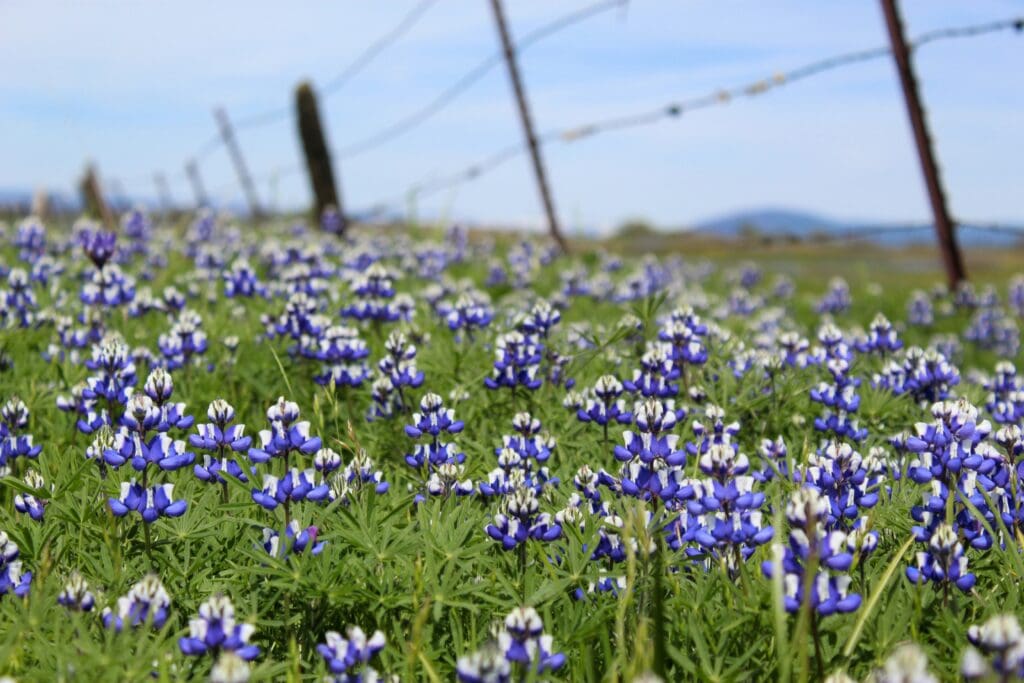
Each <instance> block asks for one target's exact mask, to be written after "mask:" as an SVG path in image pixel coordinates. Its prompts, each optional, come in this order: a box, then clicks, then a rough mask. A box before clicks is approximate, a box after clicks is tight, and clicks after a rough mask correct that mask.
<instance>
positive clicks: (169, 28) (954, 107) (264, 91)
mask: <svg viewBox="0 0 1024 683" xmlns="http://www.w3.org/2000/svg"><path fill="white" fill-rule="evenodd" d="M414 1H415V0H389V1H388V2H365V1H362V2H355V1H354V0H346V1H344V2H331V3H328V2H294V3H288V6H287V10H284V9H282V8H283V7H284V5H282V4H281V3H277V2H273V3H272V2H263V1H253V0H250V1H248V2H235V1H225V0H220V1H218V2H208V1H206V2H198V1H194V0H179V1H176V2H164V1H156V0H154V1H151V2H137V1H136V2H129V1H127V0H124V1H113V0H93V1H91V2H73V1H70V0H68V1H65V2H45V1H32V0H24V1H20V0H6V1H3V2H0V64H3V68H2V69H0V160H2V163H0V188H31V187H37V186H50V187H54V188H56V189H61V190H65V191H67V190H70V188H71V187H72V183H73V182H74V180H75V178H76V176H77V175H78V174H79V173H80V171H81V169H82V167H83V165H84V162H85V160H86V159H94V160H95V161H96V162H97V163H98V164H99V166H100V168H101V171H102V172H103V174H104V175H105V176H107V177H112V178H117V179H119V180H120V181H121V183H122V184H123V186H124V187H125V189H126V190H127V191H128V192H129V193H135V194H138V195H152V194H153V189H152V188H153V183H152V181H151V179H150V178H151V176H152V174H153V173H154V172H155V171H158V170H162V171H164V172H165V173H167V174H168V175H171V176H172V178H173V177H174V175H175V174H180V171H181V168H182V165H183V163H184V160H185V159H186V158H187V157H188V156H189V155H191V154H192V153H193V152H194V151H195V149H196V148H198V147H199V146H200V145H202V144H203V142H204V141H206V140H207V139H209V138H210V136H211V135H212V134H214V133H215V128H214V123H213V118H212V115H211V109H212V107H213V106H214V105H216V104H224V105H225V106H226V107H227V108H228V110H229V112H230V113H231V115H232V116H233V117H235V118H241V117H243V116H245V115H247V114H251V113H253V112H258V111H263V110H266V109H268V108H274V107H279V106H286V105H288V104H290V103H291V97H292V88H293V87H294V85H295V84H296V82H297V81H298V80H299V79H301V78H304V77H309V78H311V79H313V81H314V82H317V81H320V82H326V81H327V80H329V79H330V77H331V76H333V75H335V74H336V73H337V72H338V71H340V70H341V69H342V68H344V66H345V65H346V64H347V63H348V62H349V61H350V60H351V59H352V58H353V57H354V56H355V55H356V54H358V53H359V52H360V51H361V50H362V49H363V48H364V47H365V46H366V45H367V44H368V43H369V42H371V41H372V40H374V39H375V38H376V37H378V36H379V35H381V34H383V33H384V32H385V31H387V30H389V29H390V28H391V27H392V26H393V25H394V23H395V22H396V21H398V19H399V18H400V17H401V16H402V15H403V14H405V13H406V12H407V11H408V10H409V9H410V8H411V7H412V6H413V4H414ZM585 4H587V0H578V1H573V2H569V1H568V0H559V2H551V1H550V0H547V1H544V0H506V5H507V13H508V15H509V17H510V21H511V25H512V31H513V34H514V35H522V34H524V33H525V32H527V31H529V30H531V29H533V28H536V27H538V26H540V25H542V24H544V23H546V22H547V21H550V20H551V19H552V18H554V17H556V16H558V15H560V14H563V13H565V12H568V11H570V10H572V9H574V8H577V7H581V6H583V5H585ZM902 7H903V14H904V19H905V21H906V24H907V27H908V31H909V33H910V34H911V35H914V34H917V33H920V32H922V31H926V30H930V29H933V28H938V27H943V26H947V25H957V24H963V23H975V22H982V21H987V20H990V19H1001V18H1007V17H1010V16H1013V15H1015V14H1016V15H1021V14H1024V8H1022V5H1021V3H1019V2H1011V1H1009V0H972V1H971V2H963V1H962V0H961V1H953V0H904V1H903V3H902ZM489 12H490V10H489V4H488V3H487V2H486V1H485V0H438V2H437V3H436V4H435V6H434V7H433V8H431V9H430V10H429V11H428V13H427V14H426V15H425V16H424V17H423V19H422V20H421V21H420V22H419V23H418V24H417V25H416V26H415V27H414V28H413V29H412V30H411V31H409V32H408V33H407V34H406V35H405V37H404V38H402V39H401V40H400V41H399V42H398V43H397V44H396V45H395V46H394V47H393V48H392V49H390V50H389V51H387V52H385V53H384V54H382V55H381V56H380V57H379V58H378V59H377V60H376V61H374V62H373V63H372V64H371V65H370V66H369V67H368V68H367V69H365V70H364V71H363V72H362V73H360V74H359V75H358V76H357V77H356V78H355V79H353V80H352V81H351V82H350V83H349V84H348V85H347V87H346V88H345V89H344V90H342V91H341V92H339V93H338V94H337V95H334V96H333V97H331V98H329V99H326V100H325V101H323V102H322V103H321V108H322V111H323V113H324V114H325V118H326V123H327V126H328V135H329V138H330V142H331V144H332V145H333V146H336V147H340V146H344V145H345V144H346V143H348V142H351V141H353V140H356V139H359V138H362V137H363V136H365V135H367V134H369V133H372V132H374V131H375V130H377V129H378V128H380V127H382V126H383V125H385V124H387V123H390V122H392V121H394V120H397V119H400V118H401V117H402V116H404V115H405V114H407V113H409V112H411V111H412V110H414V109H415V108H417V107H418V106H420V105H421V104H423V103H424V102H426V101H427V100H429V99H430V98H431V97H432V96H433V95H434V94H435V93H437V92H438V91H439V90H441V89H442V88H444V87H445V86H447V85H449V84H450V83H451V82H453V81H454V80H456V79H457V78H458V77H459V76H460V75H461V74H462V73H463V72H464V71H465V70H466V69H468V68H469V67H470V66H472V65H473V64H475V63H476V62H477V61H479V60H481V59H483V58H485V57H486V56H487V55H489V54H490V53H492V52H493V51H494V50H495V49H496V46H497V37H496V33H495V29H494V26H493V23H492V20H491V16H490V13H489ZM885 43H886V34H885V28H884V22H883V18H882V15H881V11H880V9H879V6H878V3H877V2H874V1H872V0H860V1H859V2H821V1H812V0H803V1H786V0H777V1H754V0H747V1H744V2H740V1H738V0H735V1H734V0H717V1H715V2H711V1H710V0H703V1H698V0H677V1H675V2H669V1H668V0H661V1H659V2H655V1H653V0H632V2H630V3H629V5H628V9H627V10H626V11H611V12H607V13H604V14H602V15H600V16H597V17H595V18H592V19H589V20H587V21H586V22H585V23H583V24H580V25H577V26H575V27H573V28H570V29H568V30H567V31H564V32H562V33H560V34H558V35H557V36H554V37H552V38H549V39H547V40H545V41H544V42H541V43H539V44H537V45H535V46H533V47H531V48H530V49H529V50H528V51H527V52H525V53H524V54H523V55H522V57H521V65H522V69H523V74H524V78H525V81H526V83H527V87H528V90H529V94H530V97H531V100H532V108H533V112H534V118H535V119H536V121H537V124H538V127H539V128H540V129H541V130H546V129H550V128H560V127H565V126H572V125H575V124H577V123H582V122H586V121H589V120H592V119H600V118H604V117H609V116H615V115H618V114H628V113H632V112H635V111H638V110H644V109H646V108H654V107H658V106H660V105H663V104H665V103H667V102H669V101H671V100H674V99H681V98H687V97H691V96H695V95H702V94H705V93H707V92H709V91H712V90H715V89H718V88H720V87H726V86H732V85H738V84H741V83H744V82H746V81H749V80H752V79H757V78H760V77H763V76H767V75H770V74H772V73H774V72H776V71H780V70H786V69H789V68H792V67H795V66H798V65H800V64H802V63H804V62H807V61H811V60H814V59H817V58H820V57H823V56H827V55H830V54H833V53H836V52H843V51H846V50H855V49H861V48H866V47H874V46H877V45H884V44H885ZM916 64H917V67H918V74H919V77H920V80H921V83H922V87H923V92H924V97H925V100H926V102H927V106H928V110H929V120H930V123H931V126H932V130H933V134H934V137H935V139H936V144H937V150H938V154H939V159H940V164H941V166H942V170H943V175H944V179H945V183H946V187H947V191H948V194H949V197H950V203H951V206H952V209H953V212H954V213H955V215H957V216H958V217H960V218H963V219H965V220H994V221H1000V222H1014V223H1020V222H1024V206H1022V202H1021V197H1024V192H1022V191H1021V184H1022V182H1024V173H1022V168H1024V162H1022V161H1021V160H1022V159H1024V126H1021V125H1020V121H1021V114H1022V112H1024V69H1021V65H1022V64H1024V36H1020V35H1015V34H1013V33H1005V34H996V35H991V36H987V37H983V38H978V39H968V40H959V41H950V42H943V43H938V44H933V45H931V46H928V47H925V48H923V49H922V50H921V51H920V52H919V53H918V54H917V56H916ZM520 139H521V132H520V129H519V125H518V121H517V119H516V118H515V109H514V103H513V100H512V96H511V91H510V88H509V84H508V81H507V77H506V74H505V72H504V70H503V69H500V68H499V69H495V70H493V71H492V72H491V73H490V74H489V75H488V76H486V77H485V78H484V79H483V80H482V81H481V82H480V83H478V84H476V85H475V86H474V87H473V88H472V89H470V90H469V91H468V92H466V93H465V94H464V95H463V96H462V97H461V98H459V99H458V100H457V101H456V102H454V103H453V104H452V105H451V106H450V107H449V108H447V109H446V110H444V111H443V112H442V113H440V114H439V115H437V116H436V117H435V118H434V119H432V120H431V121H430V122H428V123H427V124H426V125H424V126H422V127H420V128H418V129H417V130H415V131H413V132H411V133H410V134H408V135H406V136H403V137H402V138H400V139H398V140H396V141H394V142H392V143H391V144H389V145H387V146H384V147H381V148H379V149H377V150H375V151H373V152H371V153H369V154H366V155H363V156H359V157H357V158H353V159H350V160H343V161H342V162H341V164H340V169H339V170H340V175H341V178H342V183H343V192H344V194H345V197H346V200H347V202H348V204H349V206H350V207H351V208H353V209H358V208H360V207H367V206H369V205H371V204H373V203H375V202H376V201H378V200H380V199H385V198H386V199H391V198H394V197H396V196H398V195H401V193H402V192H403V191H404V189H405V188H407V187H408V186H409V185H411V184H412V183H415V182H417V181H420V180H423V179H427V178H430V177H432V176H444V175H447V174H449V173H451V172H453V171H457V170H459V169H461V168H463V167H465V166H467V165H468V164H470V163H472V162H474V161H476V160H478V159H479V158H480V157H482V156H486V155H487V154H488V153H490V152H491V151H493V150H496V149H500V148H502V147H504V146H506V145H508V144H511V143H515V142H517V141H519V140H520ZM240 141H241V144H242V146H243V147H244V149H245V152H246V154H247V155H248V158H249V164H250V167H251V168H252V170H253V172H254V175H256V176H257V177H258V178H259V179H260V182H259V186H258V190H259V192H260V194H261V196H262V198H263V200H264V201H265V202H267V203H276V205H277V206H279V207H287V206H298V205H302V204H303V203H304V202H306V201H307V200H308V190H307V186H306V179H305V177H304V175H302V174H301V173H291V174H282V175H281V176H280V177H279V178H278V180H277V182H276V184H275V183H274V182H272V180H271V176H272V175H273V172H274V170H275V169H279V168H287V167H292V166H294V165H295V164H296V162H297V161H298V154H299V152H298V141H297V137H296V133H295V130H294V125H293V124H292V123H291V122H290V121H284V122H282V123H278V124H274V125H272V126H267V127H263V128H256V129H251V130H248V131H244V132H242V133H241V134H240ZM545 152H546V157H547V163H548V167H549V172H550V175H551V177H552V181H553V184H554V191H555V200H556V204H557V207H558V210H559V213H560V215H561V217H562V220H563V222H565V223H566V224H567V225H568V226H570V229H580V228H582V227H587V228H590V229H599V230H600V229H607V228H609V227H611V226H614V225H615V224H617V223H618V222H620V221H622V220H623V219H626V218H629V217H634V216H639V217H645V218H648V219H650V220H652V221H655V222H657V223H659V224H662V225H668V226H681V225H686V224H688V223H693V222H696V221H699V220H701V219H704V218H707V217H710V216H714V215H718V214H722V213H727V212H731V211H734V210H738V209H745V208H751V207H795V208H801V209H806V210H810V211H815V212H820V213H822V214H825V215H827V216H832V217H837V218H843V219H851V220H895V221H912V220H925V219H927V217H928V210H927V202H926V198H925V194H924V188H923V183H922V181H921V178H920V173H919V171H918V167H917V161H916V157H915V155H914V152H913V148H912V146H911V138H910V131H909V126H908V124H907V117H906V113H905V111H904V109H903V102H902V99H901V98H900V96H899V90H898V82H897V79H896V74H895V70H894V68H893V65H892V63H891V61H889V60H880V61H877V62H872V63H866V64H862V65H857V66H853V67H850V68H848V69H844V70H841V71H836V72H832V73H831V74H828V75H825V76H821V77H819V78H815V79H812V80H808V81H805V82H801V83H798V84H793V85H792V86H788V87H786V88H783V89H780V90H779V91H777V92H774V93H771V94H768V95H765V96H764V97H761V98H758V99H752V100H743V101H738V102H734V103H732V104H730V105H729V106H727V107H719V108H715V109H711V110H705V111H698V112H693V113H692V114H690V115H686V116H684V117H682V118H681V119H679V120H675V121H667V122H665V123H662V124H658V125H655V126H651V127H646V128H641V129H636V130H630V131H625V132H617V133H611V134H608V135H605V136H600V137H595V138H592V139H589V140H586V141H582V142H578V143H573V144H566V143H561V142H555V143H553V144H552V145H550V146H548V148H546V150H545ZM202 172H203V175H204V178H205V182H206V185H207V187H208V189H210V190H211V192H212V193H213V194H214V195H215V196H217V197H218V198H219V199H221V200H225V201H226V200H237V199H238V198H239V197H240V195H239V193H238V188H237V187H236V184H235V183H234V175H233V173H232V170H231V166H230V164H229V161H228V158H227V156H226V154H225V153H224V151H223V150H218V151H217V152H216V153H214V154H212V155H211V156H210V157H209V158H208V159H207V160H206V161H205V162H204V163H203V166H202ZM172 192H173V194H174V195H175V197H176V198H177V199H178V200H180V201H186V200H189V199H190V193H189V188H188V185H187V184H186V183H185V182H184V180H183V179H180V180H178V179H176V180H174V182H173V183H172ZM416 208H417V211H418V212H420V214H421V215H426V216H434V217H442V218H445V219H450V218H454V219H470V220H477V221H489V222H499V223H504V224H516V225H533V224H536V223H538V221H539V219H540V215H541V209H540V203H539V201H538V199H537V196H536V192H535V189H534V186H533V184H532V177H531V176H530V170H529V166H528V163H527V159H526V158H525V157H522V158H519V159H516V160H513V161H512V162H510V163H508V164H506V165H505V166H503V167H501V168H500V169H498V170H497V171H495V172H493V173H491V174H489V175H487V176H485V177H483V178H480V179H478V180H476V181H475V182H473V183H469V184H465V185H463V186H461V187H459V188H456V189H453V190H451V191H446V192H442V193H440V194H437V195H434V196H433V197H431V198H429V199H427V200H424V201H422V202H420V203H419V204H418V206H417V207H416Z"/></svg>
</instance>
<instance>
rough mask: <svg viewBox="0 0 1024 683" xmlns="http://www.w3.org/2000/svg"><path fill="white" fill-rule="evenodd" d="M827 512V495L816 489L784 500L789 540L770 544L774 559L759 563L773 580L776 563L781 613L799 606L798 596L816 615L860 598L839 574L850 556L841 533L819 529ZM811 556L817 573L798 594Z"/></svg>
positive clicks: (848, 607)
mask: <svg viewBox="0 0 1024 683" xmlns="http://www.w3.org/2000/svg"><path fill="white" fill-rule="evenodd" d="M828 510H829V502H828V499H827V498H825V497H823V496H822V495H821V494H820V493H818V490H817V489H815V488H812V487H803V488H800V489H797V490H796V491H795V492H794V493H793V494H792V496H790V499H789V502H788V503H787V504H786V519H787V521H788V522H789V525H790V532H789V542H788V544H787V545H786V546H782V545H780V544H776V545H775V546H774V547H773V551H774V555H775V559H774V560H766V561H764V562H763V563H762V564H761V570H762V572H764V575H765V576H767V577H768V578H774V572H775V571H776V563H778V564H779V567H780V568H781V570H782V576H781V577H780V578H781V580H782V588H783V604H784V606H785V608H786V611H787V612H796V611H797V610H799V609H800V605H801V604H803V602H804V600H809V601H810V604H811V607H812V608H813V609H815V610H816V611H817V612H818V614H820V615H821V616H828V615H830V614H834V613H836V612H852V611H854V610H856V609H857V608H858V607H860V602H861V599H860V596H859V595H857V594H856V593H849V592H848V589H849V586H850V577H849V576H846V575H845V574H842V573H841V572H845V571H846V570H848V569H849V568H850V566H851V565H852V564H853V555H851V554H850V553H849V552H848V550H847V543H846V534H845V533H843V532H842V531H826V530H825V528H824V525H825V520H826V518H827V516H828ZM811 558H814V559H815V560H816V562H817V573H816V574H815V576H814V578H813V581H812V582H811V594H810V595H809V596H808V595H805V593H804V575H805V573H806V572H807V571H808V566H807V565H808V563H809V562H810V560H811Z"/></svg>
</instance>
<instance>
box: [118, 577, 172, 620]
mask: <svg viewBox="0 0 1024 683" xmlns="http://www.w3.org/2000/svg"><path fill="white" fill-rule="evenodd" d="M170 606H171V596H170V595H168V594H167V590H166V589H165V588H164V585H163V583H161V582H160V577H158V576H157V575H156V574H147V575H146V576H145V577H144V578H143V579H142V580H141V581H139V582H138V583H136V584H135V585H134V586H132V587H131V589H130V590H129V591H128V593H127V594H126V595H122V596H121V597H119V598H118V599H117V604H116V605H115V607H114V608H110V607H107V608H105V609H104V610H103V615H102V617H103V626H104V627H106V628H109V629H113V630H114V631H117V632H121V631H122V630H123V629H124V628H125V627H129V628H138V627H139V626H144V625H149V626H152V628H154V629H160V628H163V626H164V624H165V623H166V622H167V617H168V614H169V612H168V608H169V607H170Z"/></svg>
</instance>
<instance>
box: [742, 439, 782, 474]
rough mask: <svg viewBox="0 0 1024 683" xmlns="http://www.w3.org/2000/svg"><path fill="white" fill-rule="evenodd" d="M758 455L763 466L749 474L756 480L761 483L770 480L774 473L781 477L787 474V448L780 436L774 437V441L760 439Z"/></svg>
mask: <svg viewBox="0 0 1024 683" xmlns="http://www.w3.org/2000/svg"><path fill="white" fill-rule="evenodd" d="M758 455H760V456H761V463H762V464H763V465H764V467H763V468H762V469H761V470H760V471H754V472H752V473H751V476H753V477H754V479H756V480H757V481H760V482H762V483H763V482H767V481H771V480H772V479H774V478H775V475H776V474H779V475H782V476H783V477H785V476H788V475H789V463H788V461H787V460H786V456H787V455H788V450H787V449H786V442H785V441H783V440H782V437H781V436H779V437H776V438H775V440H774V441H773V440H771V439H761V447H760V448H759V449H758Z"/></svg>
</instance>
